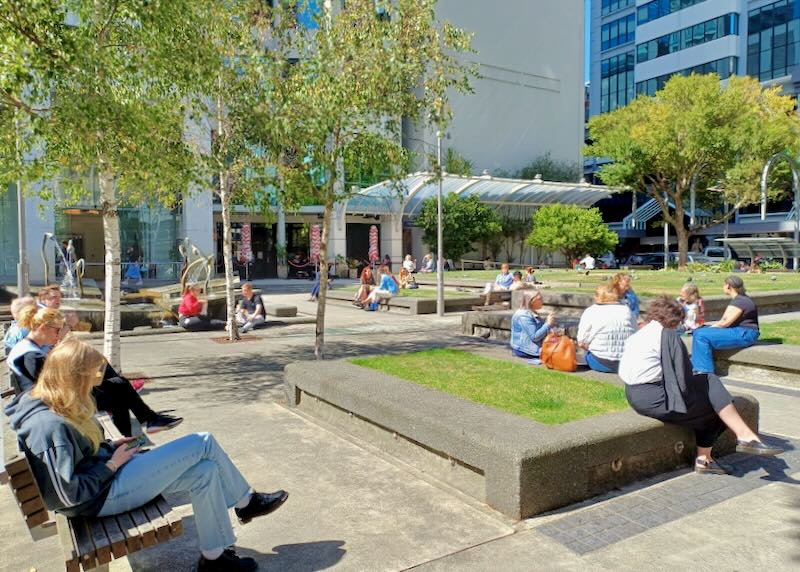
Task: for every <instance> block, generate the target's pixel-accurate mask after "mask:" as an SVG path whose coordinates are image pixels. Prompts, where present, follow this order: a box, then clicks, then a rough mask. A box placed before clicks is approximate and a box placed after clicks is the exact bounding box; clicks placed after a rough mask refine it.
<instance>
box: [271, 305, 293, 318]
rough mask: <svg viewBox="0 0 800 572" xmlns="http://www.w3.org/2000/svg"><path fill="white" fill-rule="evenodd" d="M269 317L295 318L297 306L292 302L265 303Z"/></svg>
mask: <svg viewBox="0 0 800 572" xmlns="http://www.w3.org/2000/svg"><path fill="white" fill-rule="evenodd" d="M264 309H265V310H266V311H267V318H270V317H272V318H294V317H295V316H297V306H292V305H290V304H265V305H264Z"/></svg>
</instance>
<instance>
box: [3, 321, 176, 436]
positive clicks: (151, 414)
mask: <svg viewBox="0 0 800 572" xmlns="http://www.w3.org/2000/svg"><path fill="white" fill-rule="evenodd" d="M20 325H22V326H24V327H26V328H28V329H30V333H29V334H28V336H27V337H26V338H25V339H24V340H22V341H21V342H19V343H18V344H17V345H15V346H14V348H13V349H12V350H11V353H10V354H9V355H8V366H9V369H10V370H11V373H12V374H13V375H12V376H11V378H12V386H13V387H14V389H15V391H17V392H18V393H21V392H24V391H28V390H29V389H31V388H32V387H33V386H34V385H35V384H36V383H37V382H38V379H39V375H40V373H41V371H42V367H43V365H44V363H45V359H46V358H47V356H48V354H49V353H50V350H51V349H52V348H53V346H55V345H56V344H58V343H59V339H60V337H61V332H62V328H63V326H64V316H63V314H61V312H59V311H58V310H54V309H52V308H36V307H35V306H31V307H28V308H25V310H23V312H22V314H21V316H20ZM93 395H94V398H95V400H96V401H97V406H98V407H99V408H100V409H101V410H103V411H107V412H108V413H109V415H111V420H112V421H113V422H114V425H115V426H116V427H117V429H119V432H120V433H122V434H123V435H128V436H130V435H133V428H132V427H131V417H130V413H129V411H130V412H131V413H133V415H134V416H135V417H136V419H138V420H139V423H141V425H142V428H143V429H144V430H145V431H146V432H147V433H157V432H159V431H164V430H165V429H172V428H173V427H175V426H177V425H178V424H180V423H181V421H183V418H182V417H174V416H172V415H164V414H162V413H156V412H155V411H153V410H152V409H151V408H150V407H148V406H147V404H146V403H145V402H144V401H143V400H142V398H141V397H140V396H139V394H138V393H136V390H135V389H134V388H133V386H132V385H131V383H130V382H129V381H128V380H127V379H125V378H124V377H122V376H120V375H119V374H118V373H117V372H116V371H114V369H113V368H112V367H111V366H110V365H109V364H108V363H106V364H105V368H104V369H103V377H102V380H101V383H100V384H99V386H98V387H97V388H95V390H94V392H93Z"/></svg>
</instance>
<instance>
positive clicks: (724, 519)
mask: <svg viewBox="0 0 800 572" xmlns="http://www.w3.org/2000/svg"><path fill="white" fill-rule="evenodd" d="M306 296H307V295H306V294H295V295H287V296H280V297H278V296H275V298H276V300H275V301H280V302H286V303H291V304H297V305H298V310H299V311H301V312H304V313H308V314H312V313H313V312H314V311H315V307H316V305H315V304H314V303H310V302H306V301H304V298H305V297H306ZM459 324H460V316H458V315H454V316H448V317H446V318H444V319H443V320H438V319H437V318H436V317H435V316H413V317H412V316H404V315H397V314H392V313H384V312H372V313H367V312H359V311H358V310H355V309H353V308H349V307H345V306H330V307H329V311H328V316H327V329H326V355H327V357H329V358H336V357H346V356H352V355H360V354H365V353H380V352H396V351H408V350H413V349H417V348H425V347H430V346H433V345H444V344H448V343H462V342H464V341H469V342H470V343H475V339H474V338H469V339H468V340H465V339H464V338H463V337H461V336H460V335H459V334H458V332H459V331H460V326H459ZM213 335H214V334H203V333H195V334H191V333H184V334H172V335H153V336H146V337H133V338H125V339H124V340H123V346H122V347H123V352H122V353H123V368H124V369H128V370H140V371H144V372H146V373H147V374H148V375H149V376H151V377H152V378H153V380H152V381H151V382H150V383H149V384H148V385H147V386H146V388H145V390H144V392H143V394H142V395H143V397H144V399H145V400H146V401H147V402H148V403H150V404H151V405H153V406H154V407H155V408H157V409H174V410H175V412H176V413H177V414H179V415H181V416H184V417H185V418H186V421H185V422H184V423H183V424H182V425H180V426H179V427H178V428H176V429H175V430H173V431H169V432H164V433H159V434H157V435H155V437H154V439H153V440H154V441H156V443H163V442H165V441H168V440H171V439H173V438H175V437H177V436H179V435H182V434H186V433H189V432H192V431H212V432H213V433H214V434H215V435H216V436H217V438H218V439H219V441H220V443H221V444H222V445H223V446H224V447H225V449H226V450H227V451H228V452H229V454H230V455H231V458H232V459H233V460H234V462H236V464H237V465H238V466H239V467H240V468H241V469H242V472H243V473H244V474H245V476H246V477H248V479H250V480H251V482H252V484H253V485H254V486H255V487H257V488H259V489H262V490H271V489H274V488H278V487H283V488H286V489H287V490H288V491H289V492H290V494H291V496H290V499H289V501H288V502H287V504H286V506H284V507H283V508H282V509H281V510H280V511H278V512H276V513H275V514H274V515H271V516H269V517H265V518H262V519H257V520H255V521H253V522H252V523H250V524H248V525H246V526H243V527H242V526H239V525H238V524H237V525H235V530H236V533H237V536H238V543H237V545H238V546H239V547H240V552H241V553H244V554H247V555H250V556H253V557H254V558H256V559H257V560H258V561H259V564H260V569H261V570H276V571H277V570H281V571H301V570H302V571H309V570H327V569H336V570H348V571H350V570H352V571H361V570H365V571H383V570H404V569H409V568H414V569H416V570H423V571H425V572H431V571H440V570H441V571H445V570H448V571H449V570H458V571H461V570H479V571H482V570H502V571H507V570H508V571H515V570H520V571H523V570H524V571H530V570H576V571H577V570H580V571H581V572H583V571H586V570H635V571H637V572H639V571H642V570H648V571H650V570H675V569H681V568H691V569H693V570H754V569H759V568H762V569H769V570H776V571H780V570H792V569H797V568H798V567H799V566H800V536H799V535H798V530H800V488H798V482H800V481H798V479H800V446H799V445H800V424H798V423H797V422H796V412H797V411H798V409H800V391H798V390H792V389H786V388H771V387H769V386H763V385H759V386H758V387H757V389H756V390H755V391H752V388H750V387H748V386H747V382H746V381H739V380H729V383H730V384H731V385H732V386H736V388H737V390H741V391H747V392H750V393H753V394H755V395H757V397H758V398H759V400H761V405H762V413H761V415H762V428H763V430H764V431H765V432H767V433H771V434H773V435H775V436H776V437H775V438H776V439H780V440H782V441H783V442H785V443H786V444H787V445H788V447H790V450H789V451H787V453H786V454H784V455H783V456H781V457H779V458H777V459H775V460H773V461H768V462H761V461H758V462H753V461H752V460H751V459H747V458H740V459H737V458H736V457H729V458H728V460H729V461H734V464H735V465H736V466H737V470H738V471H739V476H723V477H715V476H702V477H701V476H698V475H694V474H693V473H689V472H688V470H684V471H679V472H676V473H675V474H672V475H667V476H663V477H662V478H659V479H654V480H653V481H650V482H646V483H640V484H638V485H637V486H634V487H629V488H627V489H626V490H624V491H619V492H618V493H617V494H615V495H609V496H608V497H605V498H602V499H593V500H592V501H590V502H587V503H585V504H583V505H579V506H574V507H569V508H568V509H564V510H562V511H559V512H558V513H556V514H551V515H547V516H542V517H537V518H533V519H529V520H527V521H523V522H521V523H511V522H508V521H507V520H505V519H504V518H503V517H502V516H501V515H499V514H497V513H495V512H493V511H491V510H490V509H488V508H487V507H485V506H482V505H479V504H477V503H475V501H473V500H471V499H468V498H466V497H464V496H463V495H461V494H459V493H457V492H455V491H453V490H452V489H449V488H448V487H446V486H445V485H442V484H440V483H437V482H432V481H430V480H428V479H427V478H425V476H424V475H421V474H419V473H418V472H415V471H412V470H410V469H409V468H408V467H406V466H404V465H402V464H400V463H398V462H397V461H394V460H392V459H390V458H386V457H385V456H384V455H382V454H381V453H380V451H375V450H374V449H373V448H370V447H366V446H362V445H360V444H357V443H353V442H351V441H350V440H348V439H345V438H343V437H342V436H341V435H339V434H337V433H334V432H331V431H329V430H327V429H325V428H323V427H320V426H319V425H316V424H314V423H311V422H309V421H308V420H307V419H305V418H304V417H301V416H298V415H296V414H295V413H294V412H292V411H290V410H288V409H286V408H285V407H284V406H283V405H282V403H283V402H284V397H283V387H282V372H283V367H284V366H285V365H286V364H287V363H289V362H292V361H297V360H303V359H313V342H314V326H313V325H296V326H288V327H283V328H269V329H265V330H258V331H256V335H257V336H258V338H259V340H258V341H256V342H249V343H241V344H235V345H224V344H216V343H213V342H211V341H209V340H208V338H209V337H212V336H213ZM0 367H4V366H2V365H0ZM173 500H174V501H176V502H178V503H181V508H180V510H181V511H184V512H185V513H186V514H190V512H191V510H190V506H189V505H188V499H186V498H183V499H180V498H179V499H173ZM0 515H2V518H1V519H0V551H2V554H3V559H2V562H0V570H3V571H5V570H8V571H19V570H30V569H31V568H36V569H38V570H40V571H49V570H60V569H62V567H63V561H59V558H60V548H59V547H58V541H57V539H56V538H50V539H47V540H45V541H40V542H37V543H33V542H32V541H31V540H30V538H29V536H28V534H27V532H26V531H25V530H24V525H23V523H22V520H21V518H20V517H19V514H18V511H17V510H16V507H14V506H13V504H12V499H11V495H10V494H8V492H7V491H5V492H3V491H0ZM184 522H185V523H186V525H187V526H186V530H185V533H184V536H183V537H182V539H180V540H178V541H173V542H171V543H168V544H166V545H162V546H158V547H155V548H153V549H149V550H145V551H142V552H139V553H136V554H135V555H133V556H131V557H130V558H129V559H127V560H126V559H123V560H120V561H114V562H112V565H111V569H112V570H115V571H121V570H131V569H132V570H136V571H145V570H147V571H149V570H170V572H183V571H189V570H194V565H195V563H196V557H197V550H196V540H195V539H196V536H195V530H194V525H193V521H192V519H191V518H189V519H188V520H186V521H184Z"/></svg>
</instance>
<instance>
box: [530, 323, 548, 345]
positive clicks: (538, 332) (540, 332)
mask: <svg viewBox="0 0 800 572" xmlns="http://www.w3.org/2000/svg"><path fill="white" fill-rule="evenodd" d="M531 326H532V327H533V333H532V334H531V339H532V340H533V341H534V342H535V343H536V344H540V343H541V341H542V340H543V339H544V338H545V336H546V335H547V334H548V332H550V324H549V323H548V322H547V321H546V320H542V319H537V318H533V319H532V320H531Z"/></svg>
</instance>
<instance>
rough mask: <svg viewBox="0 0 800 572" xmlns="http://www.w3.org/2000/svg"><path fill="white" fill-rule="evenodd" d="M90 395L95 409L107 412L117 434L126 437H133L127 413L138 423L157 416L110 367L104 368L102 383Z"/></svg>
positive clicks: (128, 383) (128, 382)
mask: <svg viewBox="0 0 800 572" xmlns="http://www.w3.org/2000/svg"><path fill="white" fill-rule="evenodd" d="M92 395H94V400H95V403H97V409H99V410H100V411H107V412H108V414H109V415H111V420H112V421H113V422H114V425H115V426H116V427H117V429H119V432H120V433H122V434H123V435H125V436H126V437H131V436H132V435H133V432H132V428H131V417H130V413H128V412H129V411H130V412H131V413H133V415H134V416H135V417H136V419H138V420H139V422H140V423H146V422H147V421H152V420H153V419H154V418H155V417H157V415H158V414H157V413H156V412H155V411H153V410H152V409H150V408H149V407H148V406H147V404H146V403H145V402H144V401H142V398H141V397H139V394H138V393H136V390H135V389H133V386H132V385H131V383H130V381H128V380H127V379H125V378H124V377H122V376H121V375H119V374H118V373H117V372H116V371H114V368H112V367H111V366H110V365H107V366H106V371H105V374H104V375H103V382H102V383H101V384H100V385H98V386H97V387H95V388H94V390H93V391H92Z"/></svg>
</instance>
